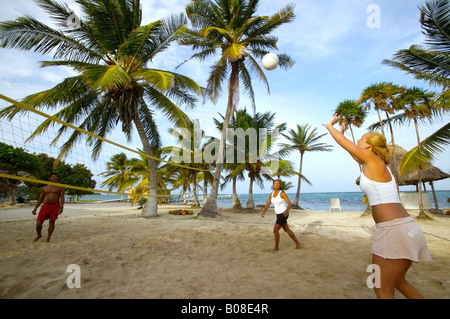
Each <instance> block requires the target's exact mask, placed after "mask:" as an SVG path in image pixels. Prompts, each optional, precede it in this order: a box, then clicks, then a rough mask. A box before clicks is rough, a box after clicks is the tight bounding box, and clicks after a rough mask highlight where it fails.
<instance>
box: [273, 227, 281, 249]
mask: <svg viewBox="0 0 450 319" xmlns="http://www.w3.org/2000/svg"><path fill="white" fill-rule="evenodd" d="M280 228H281V226H280V225H278V224H275V226H273V234H274V236H275V248H274V249H273V250H274V251H278V250H279V247H278V245H279V244H280Z"/></svg>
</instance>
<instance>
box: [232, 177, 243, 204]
mask: <svg viewBox="0 0 450 319" xmlns="http://www.w3.org/2000/svg"><path fill="white" fill-rule="evenodd" d="M236 182H237V177H233V208H242V205H241V201H240V200H239V197H238V196H237V192H236Z"/></svg>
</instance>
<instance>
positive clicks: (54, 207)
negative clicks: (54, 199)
mask: <svg viewBox="0 0 450 319" xmlns="http://www.w3.org/2000/svg"><path fill="white" fill-rule="evenodd" d="M59 208H60V205H59V203H54V204H42V207H41V210H40V211H39V215H38V217H37V221H38V222H43V221H45V220H46V219H50V220H52V221H53V220H57V219H58V215H59Z"/></svg>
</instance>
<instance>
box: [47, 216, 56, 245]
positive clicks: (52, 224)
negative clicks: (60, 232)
mask: <svg viewBox="0 0 450 319" xmlns="http://www.w3.org/2000/svg"><path fill="white" fill-rule="evenodd" d="M54 230H55V221H54V220H51V221H49V225H48V235H47V241H50V237H52V234H53V231H54Z"/></svg>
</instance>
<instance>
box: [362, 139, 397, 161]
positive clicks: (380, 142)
mask: <svg viewBox="0 0 450 319" xmlns="http://www.w3.org/2000/svg"><path fill="white" fill-rule="evenodd" d="M364 135H365V137H366V141H367V144H369V145H371V146H372V152H374V153H375V154H376V155H378V156H379V157H380V158H381V159H382V160H383V161H384V162H385V163H386V164H389V163H390V161H391V150H390V149H388V147H387V144H386V137H384V135H383V134H380V133H378V132H369V133H366V134H364Z"/></svg>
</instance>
